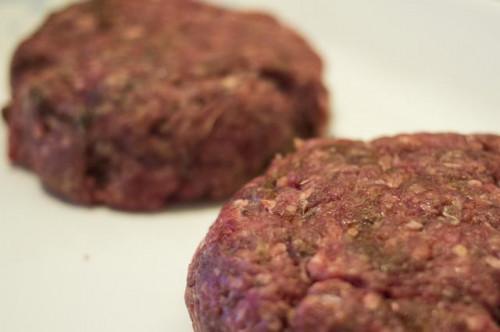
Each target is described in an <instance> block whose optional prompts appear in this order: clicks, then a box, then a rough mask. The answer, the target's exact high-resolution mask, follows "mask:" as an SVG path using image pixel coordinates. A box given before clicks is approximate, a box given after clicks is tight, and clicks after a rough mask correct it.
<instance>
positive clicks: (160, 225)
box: [0, 0, 500, 332]
mask: <svg viewBox="0 0 500 332" xmlns="http://www.w3.org/2000/svg"><path fill="white" fill-rule="evenodd" d="M63 2H65V1H64V0H46V1H43V0H38V1H37V0H31V1H29V0H0V45H1V49H0V103H1V104H5V103H6V101H7V99H8V88H7V84H6V81H7V68H8V62H9V60H10V56H11V53H12V51H13V49H14V47H15V45H16V44H17V43H18V42H19V40H20V38H22V37H23V36H25V35H26V34H27V33H29V32H30V31H32V30H33V29H34V28H35V27H36V26H37V24H39V22H40V21H41V19H42V18H43V17H44V16H45V14H46V12H47V10H48V9H49V8H53V7H54V6H56V5H58V4H60V3H63ZM217 2H221V3H227V4H229V5H233V6H243V7H251V8H252V7H253V8H268V9H269V10H272V11H275V12H276V13H277V14H278V15H279V16H280V17H281V18H282V19H284V20H285V21H288V22H293V24H294V25H295V26H296V27H297V28H298V29H299V30H301V31H302V32H304V34H306V35H307V36H308V37H309V38H310V39H311V40H312V42H313V43H314V45H315V46H316V47H317V48H318V49H319V50H320V51H321V52H322V54H323V55H324V57H325V60H326V62H327V63H328V67H327V73H326V79H327V81H328V83H329V85H330V87H331V90H332V92H333V98H332V105H333V107H334V109H335V111H336V115H335V120H336V121H335V123H334V126H333V127H332V133H335V134H336V135H338V136H346V137H356V138H371V137H375V136H378V135H385V134H392V133H397V132H411V131H421V130H425V131H460V132H478V131H480V132H492V133H497V134H498V133H500V91H499V90H500V42H499V41H500V39H499V38H500V3H499V2H496V1H493V0H418V1H417V0H369V1H368V0H310V1H305V0H286V1H285V0H225V1H224V0H218V1H217ZM5 134H6V130H5V126H3V125H0V156H1V157H0V159H1V160H0V331H6V332H88V331H90V332H100V331H102V332H115V331H116V332H142V331H144V332H160V331H175V332H177V331H179V332H188V331H191V327H190V322H189V318H188V315H187V311H186V309H185V306H184V301H183V292H184V287H185V278H186V271H187V265H188V263H189V261H190V259H191V256H192V254H193V252H194V250H195V248H196V246H197V244H198V242H199V241H200V240H201V239H202V237H203V235H204V234H205V232H206V230H207V228H208V226H209V225H210V224H211V223H212V221H213V220H214V219H215V218H216V216H217V212H218V208H219V207H217V206H195V207H192V206H183V207H176V208H173V209H169V210H167V211H166V212H163V213H157V214H150V215H147V214H126V213H120V212H116V211H110V210H108V209H105V208H96V209H85V208H81V207H75V206H71V205H68V204H65V203H62V202H60V201H58V200H56V199H54V198H52V197H50V196H48V195H47V194H45V193H44V192H43V190H42V189H41V188H40V186H39V184H38V182H37V180H36V178H35V177H34V176H32V175H31V174H28V173H26V172H24V171H21V170H18V169H14V168H12V167H11V166H10V165H9V164H8V161H7V159H6V158H5V154H6V152H5Z"/></svg>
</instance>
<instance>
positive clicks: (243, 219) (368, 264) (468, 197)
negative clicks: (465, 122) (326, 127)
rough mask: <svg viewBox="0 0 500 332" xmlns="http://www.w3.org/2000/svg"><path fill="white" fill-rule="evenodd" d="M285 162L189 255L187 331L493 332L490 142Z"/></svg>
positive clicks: (494, 205)
mask: <svg viewBox="0 0 500 332" xmlns="http://www.w3.org/2000/svg"><path fill="white" fill-rule="evenodd" d="M297 150H298V151H297V152H296V153H294V154H292V155H290V156H288V157H285V158H277V159H276V160H275V161H274V163H273V164H272V166H271V167H270V169H269V170H268V171H267V173H266V174H265V175H263V176H261V177H259V178H257V179H255V180H254V181H252V182H251V183H250V184H248V185H247V186H245V187H244V188H243V189H242V190H241V191H239V193H237V194H236V196H235V197H234V198H233V199H232V200H231V201H230V202H229V203H227V204H226V205H225V207H224V208H223V210H222V212H221V214H220V216H219V218H218V220H217V222H216V223H215V224H214V225H213V226H212V228H211V229H210V231H209V234H208V236H207V237H206V239H205V241H204V242H203V243H202V244H201V246H200V248H199V249H198V252H197V254H196V255H195V258H194V260H193V262H192V264H191V267H190V272H189V278H188V288H187V292H186V301H187V305H188V307H189V311H190V314H191V317H192V320H193V323H194V329H195V331H197V332H201V331H203V332H208V331H213V332H215V331H217V332H226V331H301V332H302V331H308V332H322V331H324V332H330V331H373V332H379V331H387V332H398V331H439V332H443V331H444V332H458V331H481V332H489V331H491V332H492V331H500V187H499V186H500V136H493V135H491V136H488V135H478V136H461V135H454V134H437V135H432V134H417V135H403V136H396V137H389V138H382V139H378V140H375V141H372V142H368V143H364V142H359V141H349V140H326V139H318V140H312V141H309V142H306V143H303V144H299V147H298V149H297Z"/></svg>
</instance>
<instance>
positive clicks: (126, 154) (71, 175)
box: [4, 0, 327, 210]
mask: <svg viewBox="0 0 500 332" xmlns="http://www.w3.org/2000/svg"><path fill="white" fill-rule="evenodd" d="M321 75H322V64H321V60H320V58H319V57H318V55H317V54H315V53H314V51H313V50H312V49H311V48H310V46H309V45H308V44H307V42H305V41H304V40H303V39H302V38H301V37H300V36H298V35H297V34H296V33H295V32H294V31H292V30H291V29H289V28H287V27H285V26H283V25H282V24H280V23H279V22H277V21H276V20H275V19H274V18H272V17H270V16H268V15H265V14H261V13H253V12H235V11H230V10H225V9H221V8H218V7H215V6H211V5H207V4H203V3H199V2H197V1H191V0H163V1H157V0H145V1H136V0H92V1H88V2H84V3H80V4H76V5H73V6H70V7H68V8H66V9H63V10H61V11H59V12H57V13H55V14H53V15H51V16H50V17H49V18H48V19H47V21H46V22H45V23H44V24H43V26H42V27H41V28H40V29H39V30H38V31H37V32H36V33H35V34H34V35H33V36H31V37H30V38H29V39H28V40H26V41H25V42H24V43H22V44H21V45H20V47H19V48H18V50H17V52H16V53H15V55H14V58H13V63H12V75H11V85H12V91H13V96H12V101H11V104H10V105H9V107H7V108H6V109H5V111H4V117H5V118H6V120H7V122H8V125H9V129H10V133H9V153H10V158H11V160H12V161H13V162H14V163H16V164H18V165H21V166H24V167H27V168H29V169H32V170H33V171H34V172H36V173H37V174H38V175H39V177H40V178H41V180H42V182H43V184H44V186H45V187H47V188H48V189H49V190H50V191H52V192H54V193H56V194H58V195H60V196H62V197H64V198H66V199H69V200H71V201H74V202H78V203H83V204H98V203H101V204H107V205H110V206H113V207H116V208H121V209H129V210H152V209H158V208H162V207H164V206H165V204H166V202H169V201H189V200H196V199H221V198H226V197H227V196H229V195H231V194H232V193H234V192H235V191H236V190H237V189H238V188H239V187H240V186H241V185H242V184H244V183H245V182H246V181H248V180H249V179H251V178H252V177H254V176H256V175H257V174H258V173H259V172H261V171H262V170H263V169H264V167H265V166H267V164H268V163H269V162H270V160H271V159H272V157H273V156H274V155H275V154H276V153H277V152H282V151H286V150H289V149H290V148H291V147H292V145H293V144H292V142H293V139H294V137H312V136H317V135H320V134H322V133H323V132H324V129H325V124H326V122H327V94H326V91H325V88H324V87H323V84H322V82H321Z"/></svg>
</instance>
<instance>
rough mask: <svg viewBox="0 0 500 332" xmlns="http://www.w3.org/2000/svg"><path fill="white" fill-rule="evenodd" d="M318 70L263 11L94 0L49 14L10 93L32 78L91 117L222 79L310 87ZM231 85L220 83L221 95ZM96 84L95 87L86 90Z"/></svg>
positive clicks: (308, 53)
mask: <svg viewBox="0 0 500 332" xmlns="http://www.w3.org/2000/svg"><path fill="white" fill-rule="evenodd" d="M321 70H322V64H321V60H320V59H319V57H318V56H317V55H316V54H315V53H314V52H313V50H312V49H311V48H310V47H309V45H308V44H307V43H306V42H305V41H304V40H303V39H302V38H301V37H300V36H298V35H297V34H296V33H295V32H293V31H292V30H290V29H289V28H287V27H285V26H283V25H281V24H280V23H279V22H277V21H276V20H275V19H274V18H272V17H271V16H268V15H266V14H261V13H252V12H236V11H230V10H226V9H222V8H219V7H215V6H211V5H208V4H204V3H200V2H198V1H193V0H145V1H132V0H91V1H85V2H82V3H80V4H76V5H73V6H70V7H68V8H65V9H63V10H61V11H59V12H56V13H54V14H52V15H51V16H50V17H49V18H48V19H47V20H46V22H45V23H44V24H43V26H42V27H41V28H40V29H39V30H38V31H37V32H36V33H35V34H34V35H33V36H31V37H30V38H29V39H28V40H26V41H25V42H24V43H23V44H22V45H21V46H20V47H19V48H18V50H17V52H16V54H15V56H14V60H13V65H12V86H13V88H14V90H16V88H17V87H18V85H19V84H22V83H23V82H25V81H29V82H30V84H32V85H33V84H35V83H36V81H37V80H39V83H40V87H39V88H40V89H44V90H49V89H51V88H52V89H51V90H52V93H54V94H56V93H57V95H55V96H54V98H58V100H59V101H60V102H64V101H65V100H66V98H68V99H69V98H75V97H77V96H72V95H73V94H77V93H78V92H80V94H82V95H81V96H78V97H81V99H80V101H81V102H82V103H83V104H90V105H88V106H94V107H92V110H93V113H97V114H100V113H106V112H107V111H109V109H110V108H117V107H118V106H120V107H121V110H122V112H125V111H137V112H139V110H138V107H137V105H142V106H143V107H142V109H145V108H147V106H148V105H147V103H160V102H164V103H165V104H166V105H168V106H171V105H169V100H170V99H173V100H175V101H176V102H179V100H178V99H179V98H172V97H175V96H172V95H174V94H175V93H176V92H177V93H179V91H178V90H190V91H193V90H196V89H197V88H198V85H201V84H203V83H207V81H210V80H213V79H223V78H226V76H227V75H228V74H241V75H244V74H253V75H261V77H262V78H267V79H269V80H272V81H274V83H275V84H278V85H279V84H282V85H287V84H293V83H291V82H288V81H287V80H288V79H289V77H288V76H292V78H290V79H293V80H294V81H295V82H294V83H297V84H300V83H304V82H307V81H311V80H313V81H315V80H317V78H318V77H320V76H321ZM280 75H283V76H280ZM28 78H29V79H28ZM33 81H35V82H33ZM236 83H237V82H235V81H234V79H233V80H232V81H231V80H228V81H227V82H225V84H226V85H227V86H228V88H230V87H231V86H232V85H234V84H236ZM93 85H98V86H99V87H100V89H88V88H89V87H91V86H93ZM282 88H284V89H285V88H287V87H286V86H282ZM86 93H87V94H90V95H85V94H86ZM184 93H185V94H188V92H184ZM169 94H172V95H169ZM167 97H170V98H167ZM106 99H110V100H106ZM92 104H94V105H92ZM96 104H98V105H99V107H95V106H96ZM177 107H178V108H179V107H182V105H177ZM60 111H61V112H64V109H62V110H60ZM172 111H175V108H174V107H172ZM73 113H77V112H74V111H73ZM66 115H68V116H72V114H66ZM80 115H81V114H74V115H73V116H80Z"/></svg>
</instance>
